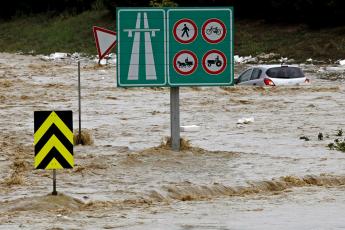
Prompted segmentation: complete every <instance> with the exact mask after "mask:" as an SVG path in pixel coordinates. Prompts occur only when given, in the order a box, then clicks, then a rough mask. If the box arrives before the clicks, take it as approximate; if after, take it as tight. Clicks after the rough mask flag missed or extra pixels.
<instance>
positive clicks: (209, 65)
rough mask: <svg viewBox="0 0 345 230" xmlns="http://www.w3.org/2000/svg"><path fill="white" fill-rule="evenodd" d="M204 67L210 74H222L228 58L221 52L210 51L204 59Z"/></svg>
mask: <svg viewBox="0 0 345 230" xmlns="http://www.w3.org/2000/svg"><path fill="white" fill-rule="evenodd" d="M202 66H203V68H204V70H205V71H206V72H207V73H209V74H220V73H221V72H223V71H224V69H225V67H226V57H225V55H224V54H223V53H222V52H221V51H219V50H210V51H208V52H207V53H206V54H205V55H204V57H203V58H202Z"/></svg>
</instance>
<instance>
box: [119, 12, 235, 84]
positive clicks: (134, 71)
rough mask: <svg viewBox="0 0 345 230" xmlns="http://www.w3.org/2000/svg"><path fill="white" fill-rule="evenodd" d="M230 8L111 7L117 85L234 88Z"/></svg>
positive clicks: (231, 14) (232, 28) (231, 16)
mask: <svg viewBox="0 0 345 230" xmlns="http://www.w3.org/2000/svg"><path fill="white" fill-rule="evenodd" d="M233 18H234V15H233V8H232V7H211V8H203V7H201V8H198V7H193V8H155V9H152V8H117V35H118V46H117V58H118V59H117V60H118V62H117V85H118V86H120V87H129V86H148V87H151V86H172V87H174V86H175V87H176V86H225V85H233V84H234V65H233V49H234V46H233V36H234V34H233V31H234V27H233Z"/></svg>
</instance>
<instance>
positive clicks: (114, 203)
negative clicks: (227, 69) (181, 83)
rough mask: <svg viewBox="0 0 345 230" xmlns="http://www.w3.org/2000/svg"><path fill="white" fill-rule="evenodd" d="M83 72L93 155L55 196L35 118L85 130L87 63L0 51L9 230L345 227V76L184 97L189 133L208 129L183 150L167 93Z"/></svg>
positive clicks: (0, 166)
mask: <svg viewBox="0 0 345 230" xmlns="http://www.w3.org/2000/svg"><path fill="white" fill-rule="evenodd" d="M81 66H82V69H81V79H82V80H81V83H82V127H83V129H84V130H85V131H86V132H88V133H89V134H90V135H91V136H92V138H93V141H94V143H93V144H92V145H88V146H75V148H74V157H75V168H74V169H73V170H58V172H57V190H58V192H59V195H58V196H51V195H50V193H51V191H52V172H51V171H44V170H34V167H33V161H34V147H33V130H34V125H33V112H34V111H37V110H69V109H70V110H73V112H74V114H73V117H74V124H75V125H74V127H75V128H76V127H77V124H78V91H77V90H78V86H77V83H78V82H77V80H78V79H77V63H76V62H75V61H74V60H71V59H65V60H59V61H47V60H43V59H41V58H40V57H39V56H25V55H17V54H7V53H0V87H1V90H0V102H1V103H0V113H1V114H0V117H1V119H0V127H1V132H0V229H150V230H151V229H172V230H175V229H185V230H192V229H193V230H194V229H196V230H197V229H344V228H345V222H344V220H343V219H344V215H343V214H344V211H343V210H344V209H345V195H344V194H345V193H344V192H345V153H343V152H339V151H336V150H330V149H329V148H327V145H328V144H329V143H330V142H333V141H334V139H340V140H343V138H344V137H342V136H337V134H338V132H339V130H340V129H344V127H345V119H344V107H345V91H344V89H345V86H344V75H345V68H344V69H342V68H341V67H338V66H327V65H322V66H321V65H302V66H301V67H302V68H303V69H304V71H305V73H306V75H307V77H308V78H310V79H311V84H310V85H307V86H286V87H284V86H282V87H275V88H266V87H264V88H263V87H239V86H234V87H202V88H196V87H186V88H181V90H180V110H181V125H198V126H200V130H199V131H197V132H182V133H181V135H182V137H183V138H184V140H188V141H186V143H185V146H184V149H183V151H181V152H173V151H171V150H169V148H168V146H167V145H166V143H164V141H163V140H164V138H165V137H167V136H169V135H170V111H169V110H170V106H169V103H170V102H169V89H168V88H117V87H116V80H115V66H114V65H108V66H103V67H99V66H97V65H96V64H95V63H94V62H92V61H89V60H87V59H85V60H83V61H82V63H81ZM246 67H248V65H236V66H235V70H236V73H238V72H239V71H240V70H242V69H244V68H246ZM248 117H250V118H254V122H253V123H249V124H237V121H238V119H240V118H248ZM320 132H321V133H323V136H324V138H323V140H319V139H318V134H319V133H320ZM300 137H308V138H309V141H305V140H303V139H300Z"/></svg>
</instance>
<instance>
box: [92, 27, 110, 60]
mask: <svg viewBox="0 0 345 230" xmlns="http://www.w3.org/2000/svg"><path fill="white" fill-rule="evenodd" d="M93 36H94V37H95V41H96V47H97V52H98V57H99V60H101V59H102V58H104V56H105V55H107V54H108V53H109V52H110V50H111V49H112V48H113V47H114V46H115V45H116V32H114V31H111V30H107V29H104V28H101V27H98V26H94V27H93Z"/></svg>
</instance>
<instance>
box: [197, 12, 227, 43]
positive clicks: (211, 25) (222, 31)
mask: <svg viewBox="0 0 345 230" xmlns="http://www.w3.org/2000/svg"><path fill="white" fill-rule="evenodd" d="M201 33H202V37H203V38H204V39H205V41H207V42H209V43H211V44H215V43H218V42H221V41H222V40H223V39H224V38H225V35H226V26H225V24H224V23H223V22H222V21H221V20H219V19H217V18H211V19H208V20H207V21H206V22H204V24H203V26H202V31H201Z"/></svg>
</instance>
